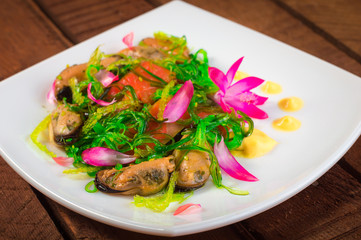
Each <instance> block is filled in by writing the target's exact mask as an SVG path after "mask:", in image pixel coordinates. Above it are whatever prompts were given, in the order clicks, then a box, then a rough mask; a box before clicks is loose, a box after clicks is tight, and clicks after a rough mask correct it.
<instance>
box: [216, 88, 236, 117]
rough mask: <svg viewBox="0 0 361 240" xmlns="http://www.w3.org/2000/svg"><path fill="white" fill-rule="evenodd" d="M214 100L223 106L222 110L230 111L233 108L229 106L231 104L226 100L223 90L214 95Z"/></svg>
mask: <svg viewBox="0 0 361 240" xmlns="http://www.w3.org/2000/svg"><path fill="white" fill-rule="evenodd" d="M213 100H214V101H215V102H216V103H217V104H218V105H219V106H221V108H222V110H223V111H224V112H228V113H230V112H231V111H232V110H231V109H230V108H229V106H228V105H227V104H226V103H225V101H224V96H223V93H222V92H221V91H218V92H216V94H215V95H214V97H213Z"/></svg>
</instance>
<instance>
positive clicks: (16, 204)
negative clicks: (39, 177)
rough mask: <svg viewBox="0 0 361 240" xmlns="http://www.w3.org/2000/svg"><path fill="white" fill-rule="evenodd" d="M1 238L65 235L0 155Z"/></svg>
mask: <svg viewBox="0 0 361 240" xmlns="http://www.w3.org/2000/svg"><path fill="white" fill-rule="evenodd" d="M0 186H1V189H0V213H1V218H0V239H49V240H50V239H54V240H55V239H63V237H62V236H61V234H60V233H59V231H58V230H57V228H56V226H55V225H54V223H53V221H52V219H51V218H50V217H49V215H48V213H47V211H46V210H45V209H44V208H43V206H42V205H41V203H40V202H39V200H38V199H37V197H36V195H35V194H34V192H33V191H32V189H31V188H30V186H29V185H28V183H27V182H25V181H24V180H23V179H22V178H21V177H20V176H19V175H17V174H16V173H15V172H14V170H12V169H11V168H10V167H9V166H8V165H7V164H6V163H5V161H4V159H2V158H1V157H0Z"/></svg>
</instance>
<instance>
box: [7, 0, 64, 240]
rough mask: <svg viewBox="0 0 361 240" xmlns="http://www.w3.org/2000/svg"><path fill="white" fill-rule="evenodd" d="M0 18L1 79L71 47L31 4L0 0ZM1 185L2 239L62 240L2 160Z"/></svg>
mask: <svg viewBox="0 0 361 240" xmlns="http://www.w3.org/2000/svg"><path fill="white" fill-rule="evenodd" d="M10 10H11V11H10ZM15 13H17V14H15ZM0 15H1V17H0V26H1V30H2V33H1V34H0V43H1V44H0V52H1V57H0V79H3V78H6V77H8V76H10V75H12V74H15V73H16V72H19V71H20V70H23V69H24V68H27V67H29V66H31V65H33V64H35V63H37V62H39V61H41V60H43V59H45V58H47V57H49V56H51V55H53V54H55V53H57V52H59V51H61V50H63V49H65V48H66V47H68V46H70V44H69V42H68V41H67V40H66V38H64V37H63V36H62V34H61V33H60V32H59V31H58V30H57V29H56V28H54V26H53V25H52V24H51V23H49V22H48V23H47V21H46V18H44V15H43V14H42V13H41V11H39V9H38V8H37V6H36V5H34V4H33V3H32V2H31V1H22V0H14V1H0ZM19 16H21V17H19ZM0 186H1V188H0V213H1V218H0V238H1V239H63V237H62V235H61V234H60V233H59V231H58V229H57V228H56V226H55V224H54V222H53V221H52V219H51V218H50V217H49V215H48V213H47V211H46V209H44V208H43V206H42V205H41V203H40V202H39V200H38V198H37V196H36V195H35V194H34V192H33V191H32V189H31V187H30V186H29V185H28V183H26V182H25V181H24V180H23V179H22V178H21V177H20V176H19V175H17V174H16V173H15V172H14V171H13V170H12V169H11V168H10V166H9V165H7V164H6V163H5V161H4V160H3V159H2V158H1V157H0Z"/></svg>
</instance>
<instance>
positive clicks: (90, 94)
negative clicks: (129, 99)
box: [88, 83, 115, 106]
mask: <svg viewBox="0 0 361 240" xmlns="http://www.w3.org/2000/svg"><path fill="white" fill-rule="evenodd" d="M91 88H92V83H89V85H88V98H89V99H90V100H92V101H94V102H96V103H97V104H99V105H100V106H108V105H110V104H113V103H115V99H113V101H111V102H106V101H103V100H97V99H96V98H95V97H94V96H93V94H92V93H91Z"/></svg>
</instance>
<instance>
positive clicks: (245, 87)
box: [226, 77, 264, 95]
mask: <svg viewBox="0 0 361 240" xmlns="http://www.w3.org/2000/svg"><path fill="white" fill-rule="evenodd" d="M263 82H264V80H263V79H260V78H257V77H246V78H243V79H241V80H239V81H238V82H236V83H235V84H233V85H232V86H230V87H229V88H228V89H227V93H226V94H227V95H238V94H241V93H242V92H246V91H249V90H251V89H253V88H255V87H258V86H259V85H261V84H262V83H263Z"/></svg>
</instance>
